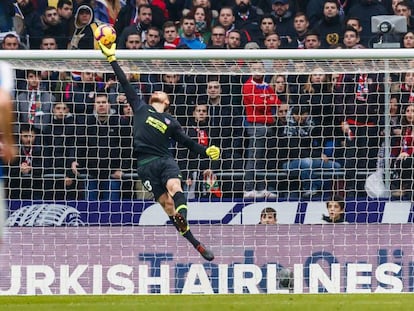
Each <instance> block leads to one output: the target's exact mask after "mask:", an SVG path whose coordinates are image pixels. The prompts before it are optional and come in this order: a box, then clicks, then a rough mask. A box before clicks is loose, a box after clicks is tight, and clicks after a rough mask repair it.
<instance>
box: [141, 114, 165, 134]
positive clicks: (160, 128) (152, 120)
mask: <svg viewBox="0 0 414 311" xmlns="http://www.w3.org/2000/svg"><path fill="white" fill-rule="evenodd" d="M145 123H146V124H149V125H151V126H152V127H154V128H156V129H157V130H158V131H160V132H161V133H163V134H165V131H166V130H167V128H168V125H167V124H165V123H164V122H162V121H160V120H157V119H155V118H153V117H151V116H150V117H148V118H147V120H146V121H145Z"/></svg>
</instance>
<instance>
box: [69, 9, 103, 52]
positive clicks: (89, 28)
mask: <svg viewBox="0 0 414 311" xmlns="http://www.w3.org/2000/svg"><path fill="white" fill-rule="evenodd" d="M97 27H98V25H97V23H96V22H95V17H94V12H93V10H92V8H91V7H90V6H89V5H86V4H82V5H81V6H79V8H78V9H77V11H76V14H75V31H74V33H73V35H72V39H71V41H70V43H69V49H94V48H96V49H98V43H97V41H96V40H95V37H94V34H93V33H94V31H95V29H96V28H97Z"/></svg>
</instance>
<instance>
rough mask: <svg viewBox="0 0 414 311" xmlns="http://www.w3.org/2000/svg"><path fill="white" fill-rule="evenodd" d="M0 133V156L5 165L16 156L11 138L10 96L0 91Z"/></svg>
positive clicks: (11, 109) (11, 108) (11, 107)
mask: <svg viewBox="0 0 414 311" xmlns="http://www.w3.org/2000/svg"><path fill="white" fill-rule="evenodd" d="M0 133H1V142H2V146H1V156H2V159H3V161H4V162H5V163H8V162H10V161H11V160H13V158H14V157H15V156H16V154H17V151H16V146H15V144H14V138H13V105H12V101H11V97H10V95H9V94H8V93H7V92H5V91H4V90H2V89H0Z"/></svg>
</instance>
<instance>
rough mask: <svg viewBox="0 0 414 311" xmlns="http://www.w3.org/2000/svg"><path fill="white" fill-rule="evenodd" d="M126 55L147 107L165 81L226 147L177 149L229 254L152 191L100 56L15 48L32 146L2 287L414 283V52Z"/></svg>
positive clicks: (286, 288)
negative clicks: (191, 240)
mask: <svg viewBox="0 0 414 311" xmlns="http://www.w3.org/2000/svg"><path fill="white" fill-rule="evenodd" d="M117 59H118V61H119V63H120V65H121V67H122V69H123V70H124V71H125V72H126V73H127V76H128V79H129V80H130V82H131V85H132V86H133V87H134V89H135V90H136V92H137V95H138V96H139V98H140V100H141V101H142V102H148V98H149V96H150V95H151V94H152V93H153V92H154V91H159V90H160V91H165V92H166V93H167V94H168V95H169V97H170V101H171V107H170V113H171V114H172V115H173V116H175V117H176V118H177V120H178V121H179V122H180V123H181V125H182V127H183V130H184V131H185V132H186V133H187V134H188V135H189V136H190V137H191V138H192V139H193V140H194V141H196V142H198V143H200V144H202V145H205V146H209V145H212V144H214V145H216V146H219V147H220V148H221V158H220V160H219V161H210V160H206V159H203V158H200V157H198V156H197V155H195V154H192V153H191V152H189V151H188V150H187V149H185V148H183V147H182V146H180V145H176V144H175V142H173V141H172V142H171V153H172V155H173V156H174V157H175V158H176V160H177V161H178V163H179V166H180V168H181V171H182V175H183V187H184V190H185V194H186V196H187V199H188V200H189V215H188V217H189V221H190V224H191V228H192V231H193V232H194V235H196V236H197V237H200V238H202V241H203V243H205V244H206V245H209V246H211V248H212V249H213V251H214V252H215V254H216V260H215V261H214V262H213V263H208V264H207V263H205V262H203V261H202V259H201V258H200V257H199V255H198V253H197V252H196V251H195V250H194V249H193V248H192V247H191V246H190V245H189V244H188V243H187V242H186V241H185V240H184V239H183V238H182V237H180V236H179V235H178V234H177V233H176V232H175V230H174V227H173V226H172V225H171V223H170V221H169V219H168V217H167V216H166V215H165V214H164V212H163V210H162V208H161V207H160V206H159V205H158V204H156V203H154V202H153V200H152V195H151V193H149V192H148V191H146V190H145V188H144V187H143V185H142V183H141V180H140V179H139V176H138V175H137V173H136V166H137V164H136V160H135V155H134V151H133V134H132V128H133V115H132V112H131V109H130V106H129V104H128V102H127V99H126V98H125V96H124V93H123V89H122V87H121V86H120V85H119V83H118V82H117V80H116V77H115V76H114V73H113V71H112V68H111V66H110V65H109V64H108V63H107V61H106V60H105V59H104V57H103V56H102V55H101V53H100V52H98V51H13V53H9V52H7V51H0V60H7V62H9V63H10V64H11V65H12V67H13V68H14V69H15V73H16V79H15V90H14V94H13V98H14V100H13V103H14V107H15V113H16V122H15V124H14V125H13V128H14V132H15V136H16V143H17V145H18V149H19V156H18V158H17V159H16V161H15V162H13V163H10V165H8V166H6V168H5V174H4V175H5V178H4V183H5V188H6V194H5V195H6V197H7V198H8V203H9V204H8V219H7V225H8V226H9V228H8V230H7V234H6V235H5V241H4V244H3V249H2V250H1V255H0V267H1V269H2V273H1V274H2V278H1V279H0V294H85V293H88V294H102V293H118V294H131V293H163V294H166V293H276V292H296V293H301V292H401V291H404V292H408V291H412V290H413V288H414V286H413V275H414V274H413V271H412V270H413V269H412V266H413V263H412V257H410V256H409V254H412V253H413V246H412V243H411V238H410V237H411V236H412V234H413V233H414V232H413V229H412V227H411V225H410V223H411V222H412V221H413V212H412V203H411V202H412V197H413V184H412V183H413V176H412V174H413V162H412V158H413V151H414V139H413V136H412V133H413V132H412V129H413V124H414V117H413V115H414V114H413V111H414V63H413V62H412V59H413V53H412V52H410V51H405V50H368V49H367V50H304V51H299V50H297V51H296V50H295V51H291V50H280V51H270V50H240V51H232V52H228V51H224V50H205V51H196V52H194V51H188V50H183V51H178V50H176V51H161V50H154V51H153V50H151V51H148V50H143V51H140V52H139V53H136V52H135V51H127V50H120V51H117ZM155 143H156V142H155ZM331 201H335V202H336V203H332V202H331ZM328 202H331V203H330V205H329V204H328ZM262 214H263V215H264V217H263V218H262ZM267 219H271V220H272V219H274V220H275V222H277V224H268V225H264V224H263V223H264V222H266V221H268V220H267ZM259 223H261V224H259ZM335 223H337V224H335ZM136 225H139V226H136ZM3 271H4V272H3Z"/></svg>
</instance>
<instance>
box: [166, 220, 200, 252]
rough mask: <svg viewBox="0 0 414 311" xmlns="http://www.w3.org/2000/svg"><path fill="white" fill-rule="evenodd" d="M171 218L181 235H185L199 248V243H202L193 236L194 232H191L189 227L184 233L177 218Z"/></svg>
mask: <svg viewBox="0 0 414 311" xmlns="http://www.w3.org/2000/svg"><path fill="white" fill-rule="evenodd" d="M170 220H171V221H172V223H173V225H174V227H175V228H176V229H177V231H178V232H180V233H181V235H182V236H183V237H185V238H186V239H187V240H188V242H190V243H191V244H192V245H193V246H194V247H195V248H197V246H198V245H200V242H199V241H198V240H197V239H196V238H195V237H194V236H193V234H192V233H191V231H190V229H187V231H185V232H184V233H182V231H181V230H180V227H179V225H178V224H177V222H176V219H175V217H174V216H170Z"/></svg>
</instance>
